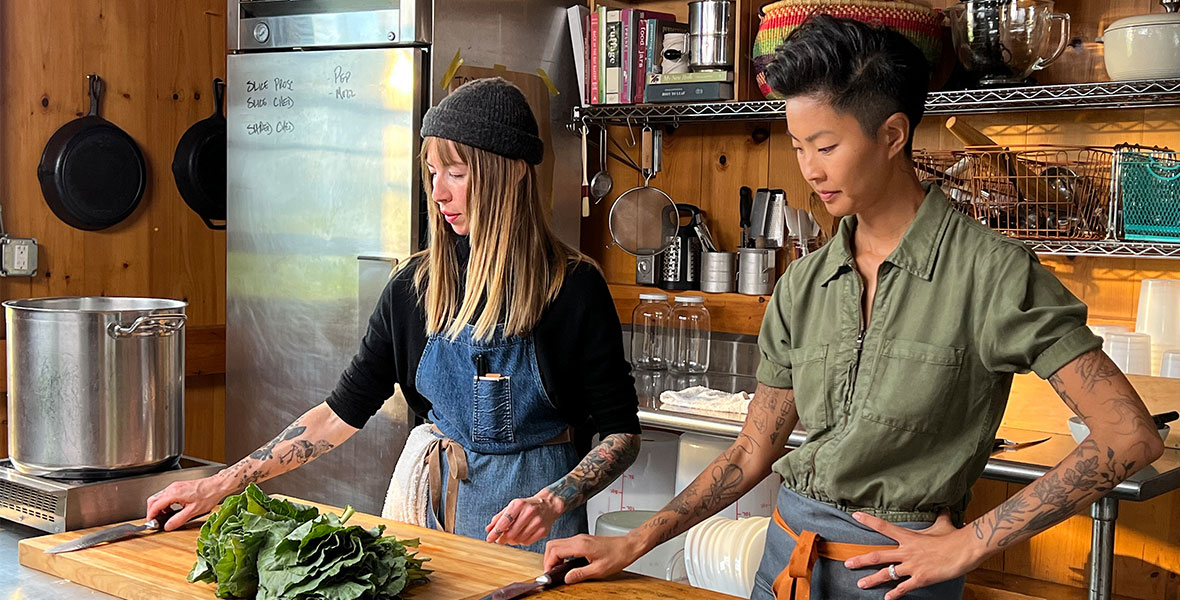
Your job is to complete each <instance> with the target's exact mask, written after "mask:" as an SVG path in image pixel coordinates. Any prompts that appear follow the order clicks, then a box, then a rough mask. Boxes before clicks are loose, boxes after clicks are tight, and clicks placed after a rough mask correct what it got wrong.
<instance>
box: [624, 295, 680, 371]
mask: <svg viewBox="0 0 1180 600" xmlns="http://www.w3.org/2000/svg"><path fill="white" fill-rule="evenodd" d="M671 314H672V309H671V307H669V306H668V295H667V294H640V295H639V306H636V307H635V310H634V311H633V312H632V313H631V366H632V367H634V368H636V369H648V370H659V369H664V368H667V366H668V321H669V319H670V318H671Z"/></svg>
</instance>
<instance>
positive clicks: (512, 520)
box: [504, 515, 516, 523]
mask: <svg viewBox="0 0 1180 600" xmlns="http://www.w3.org/2000/svg"><path fill="white" fill-rule="evenodd" d="M504 518H505V519H508V522H509V523H515V522H516V515H504Z"/></svg>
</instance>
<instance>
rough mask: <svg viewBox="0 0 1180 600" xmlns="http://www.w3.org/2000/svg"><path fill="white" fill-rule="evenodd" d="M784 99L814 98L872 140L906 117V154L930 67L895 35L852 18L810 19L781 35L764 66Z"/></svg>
mask: <svg viewBox="0 0 1180 600" xmlns="http://www.w3.org/2000/svg"><path fill="white" fill-rule="evenodd" d="M766 79H767V82H768V83H769V84H770V86H771V87H772V88H774V90H775V91H776V92H778V93H780V94H782V95H783V97H784V98H788V99H789V98H792V97H798V96H812V95H816V96H819V97H821V98H824V99H826V100H828V101H830V102H831V103H832V108H834V109H836V110H837V111H839V112H844V113H849V114H851V115H853V116H854V117H856V119H857V121H858V122H859V123H860V126H861V129H863V130H864V132H865V134H866V135H869V136H876V135H877V130H879V129H880V128H881V125H882V124H883V123H884V122H885V120H886V119H888V118H889V117H890V116H892V115H893V114H895V113H903V114H904V115H906V116H907V117H909V119H910V137H909V140H908V141H907V142H906V154H907V155H908V154H909V153H910V152H911V151H912V149H913V142H914V130H916V129H917V127H918V122H919V121H921V120H922V114H923V113H924V112H925V108H926V92H927V89H928V88H929V86H930V63H929V62H927V60H926V56H925V55H923V54H922V51H921V50H919V49H918V47H917V46H915V45H914V44H913V43H911V42H910V41H909V40H907V39H906V38H905V36H903V35H902V34H900V33H897V32H896V31H893V30H891V29H887V28H885V27H875V26H871V25H868V24H865V23H862V22H860V21H857V20H855V19H842V18H836V17H832V16H830V15H823V14H820V15H815V16H813V17H811V18H809V19H808V20H807V21H805V22H804V23H803V24H802V25H800V26H799V27H798V28H796V29H795V30H794V31H792V32H791V34H790V35H788V36H787V39H786V40H784V41H783V43H782V44H781V45H780V46H779V47H778V49H777V50H776V51H775V56H774V60H773V61H772V62H771V63H770V64H769V65H768V66H767V68H766Z"/></svg>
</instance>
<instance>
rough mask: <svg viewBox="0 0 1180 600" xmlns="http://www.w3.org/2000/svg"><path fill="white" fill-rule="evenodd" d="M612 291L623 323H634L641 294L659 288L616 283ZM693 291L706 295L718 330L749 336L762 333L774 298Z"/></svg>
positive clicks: (611, 286) (712, 319)
mask: <svg viewBox="0 0 1180 600" xmlns="http://www.w3.org/2000/svg"><path fill="white" fill-rule="evenodd" d="M610 291H611V296H612V297H613V298H614V299H615V309H616V310H617V311H618V313H619V320H620V321H622V322H623V323H630V322H631V312H632V311H633V310H635V307H636V305H638V304H639V294H641V293H643V292H651V291H658V290H655V289H654V288H651V287H648V286H642V285H634V284H631V285H628V284H621V283H612V284H611V285H610ZM692 293H693V294H698V295H702V296H704V297H705V306H706V307H707V308H708V309H709V322H710V324H711V327H712V329H713V330H714V331H726V332H729V333H744V334H748V335H757V334H758V330H759V329H760V328H761V327H762V315H763V313H765V312H766V303H767V302H769V301H770V296H746V295H744V294H736V293H728V294H710V293H707V292H692Z"/></svg>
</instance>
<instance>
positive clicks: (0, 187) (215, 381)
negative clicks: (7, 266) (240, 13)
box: [0, 0, 225, 458]
mask: <svg viewBox="0 0 1180 600" xmlns="http://www.w3.org/2000/svg"><path fill="white" fill-rule="evenodd" d="M67 4H68V6H67ZM224 12H225V3H224V2H222V1H221V0H175V1H172V2H153V1H152V0H120V1H114V0H76V1H74V2H70V3H46V2H37V1H35V0H11V1H9V2H4V3H0V127H2V129H0V202H3V203H4V217H5V223H4V224H5V226H6V230H7V231H9V232H10V233H12V234H13V235H18V236H30V237H35V238H37V239H38V241H39V243H40V245H41V247H40V254H39V257H38V258H39V267H40V268H39V272H38V275H37V276H36V277H35V278H32V279H22V278H6V279H3V280H0V299H8V298H22V297H40V296H82V295H127V296H156V297H171V298H178V299H184V300H187V301H188V302H189V306H188V310H187V313H188V315H189V337H190V342H192V341H194V340H195V339H200V338H201V337H202V336H203V335H205V332H203V331H202V329H203V326H210V325H217V326H219V327H217V328H215V329H218V330H219V331H217V332H214V335H215V336H216V335H219V336H220V337H215V338H214V339H212V340H207V341H209V342H210V343H211V344H213V346H211V347H204V346H202V348H203V349H202V351H201V352H200V353H198V355H197V356H195V357H194V356H191V354H192V353H190V358H194V359H195V360H196V362H198V363H199V364H200V365H201V366H199V367H198V370H197V373H221V372H224V326H223V325H221V324H223V323H224V322H225V235H224V233H223V232H213V231H210V230H209V229H207V228H206V227H205V225H204V224H203V223H202V222H201V221H200V219H199V218H197V217H196V215H195V214H194V213H192V211H191V210H190V209H189V208H188V207H187V206H186V205H185V204H184V203H183V201H182V200H181V198H180V195H179V193H178V192H177V190H176V187H175V183H174V182H173V178H172V173H171V163H172V158H173V154H174V151H175V148H176V144H177V142H178V141H179V139H180V136H181V135H182V134H183V132H184V131H185V130H186V129H187V128H188V127H189V125H191V124H192V123H193V122H195V121H197V120H199V119H203V118H205V117H207V116H209V115H210V114H212V112H213V102H212V93H211V87H210V86H211V84H212V79H213V77H215V76H219V77H223V78H224V76H225V14H224ZM45 31H54V32H55V35H53V36H45V35H43V33H44V32H45ZM89 72H96V73H98V74H99V75H100V76H102V77H103V79H104V83H105V90H104V94H103V100H102V105H101V107H100V108H101V114H102V116H104V117H105V118H107V119H109V120H110V121H112V122H114V123H115V124H116V125H118V126H119V127H121V128H123V129H124V130H125V131H127V132H128V134H130V135H131V136H132V138H134V139H135V140H136V142H137V143H138V144H139V146H140V148H141V150H142V151H143V153H144V156H145V161H146V162H147V167H148V177H149V181H148V186H147V189H146V192H145V195H144V197H143V199H142V201H141V204H140V207H139V208H138V209H137V210H136V212H135V213H133V214H132V215H131V217H129V218H128V219H127V220H126V221H125V222H123V223H121V224H119V225H116V226H115V227H112V228H109V229H107V230H104V231H97V232H84V231H80V230H77V229H73V228H71V227H69V226H67V225H65V224H64V223H62V222H61V221H60V220H58V219H57V218H56V216H54V215H53V214H52V212H51V211H50V210H49V208H48V206H47V205H46V204H45V202H44V199H43V197H42V194H41V190H40V185H39V182H38V180H37V178H36V174H35V170H36V168H37V164H38V162H39V160H40V156H41V152H42V150H43V148H44V146H45V143H46V141H47V140H48V139H49V137H50V136H51V135H52V133H53V132H54V131H56V130H57V129H58V128H59V127H60V126H62V125H63V124H65V123H66V122H68V121H70V120H72V119H74V118H76V117H78V116H81V115H83V114H85V112H86V111H87V110H88V108H89V104H88V101H87V99H86V93H85V92H86V79H85V76H86V74H87V73H89ZM198 93H199V94H200V98H197V97H196V95H197V94H198ZM190 346H191V344H190ZM192 362H193V361H190V365H189V366H190V367H191V366H192V364H191V363H192ZM218 363H220V364H218ZM190 378H191V380H190V381H189V384H188V385H187V386H186V387H187V389H188V392H187V394H188V395H189V396H190V398H191V399H192V400H191V402H190V405H189V406H190V410H189V411H188V414H187V415H186V418H187V419H188V421H189V422H190V423H191V424H192V427H191V428H190V429H193V428H195V429H193V431H192V432H190V436H189V437H190V439H203V440H207V442H206V446H205V447H203V448H197V449H196V450H195V452H198V453H200V454H198V455H202V454H203V455H204V456H203V457H206V458H219V457H223V456H224V432H223V429H224V410H225V409H224V398H225V389H224V378H223V377H221V376H220V375H213V376H208V377H203V376H200V375H196V374H194V373H190Z"/></svg>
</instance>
